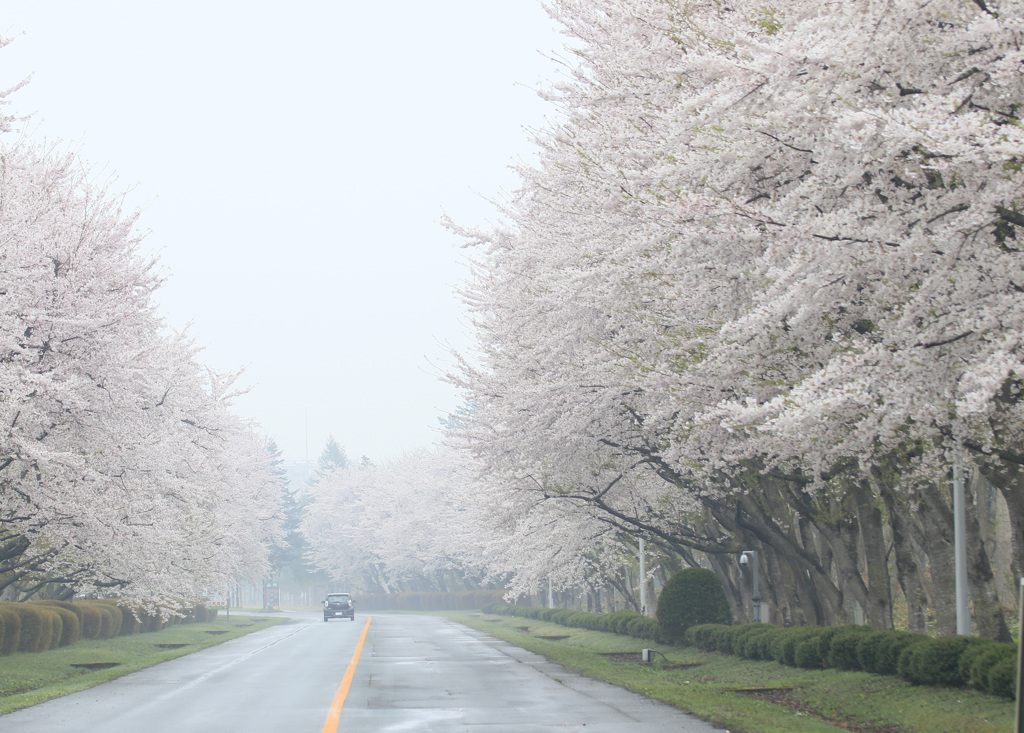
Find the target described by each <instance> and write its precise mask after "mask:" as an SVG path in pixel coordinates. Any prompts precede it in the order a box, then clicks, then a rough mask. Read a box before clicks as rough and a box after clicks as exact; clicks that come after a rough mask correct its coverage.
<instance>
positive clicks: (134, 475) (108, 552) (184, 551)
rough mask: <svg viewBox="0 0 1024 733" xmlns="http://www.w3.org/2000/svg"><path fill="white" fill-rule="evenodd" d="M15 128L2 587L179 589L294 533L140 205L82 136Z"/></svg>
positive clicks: (5, 222) (2, 387) (155, 592)
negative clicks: (50, 141)
mask: <svg viewBox="0 0 1024 733" xmlns="http://www.w3.org/2000/svg"><path fill="white" fill-rule="evenodd" d="M3 123H4V127H5V130H4V132H5V133H6V135H5V137H4V138H3V139H2V140H0V591H4V593H5V596H7V597H14V598H24V597H27V596H31V595H32V594H34V593H37V592H39V591H41V590H43V589H46V590H47V592H57V591H55V589H62V590H61V591H60V592H63V593H68V594H70V593H72V592H78V593H87V592H101V593H107V594H110V593H116V594H119V595H120V596H122V597H124V598H126V599H128V600H134V601H138V602H142V603H145V604H156V603H159V604H165V605H166V604H174V603H177V602H187V601H192V600H195V599H199V598H202V597H203V596H204V595H206V594H207V593H208V592H211V591H220V590H223V589H224V588H226V587H227V585H228V583H229V582H230V581H231V580H232V579H234V578H238V577H243V576H245V575H248V574H254V575H256V576H257V577H258V576H259V574H261V573H263V572H265V570H266V568H267V555H268V550H269V548H270V547H271V546H272V545H273V543H275V542H277V541H279V539H280V528H279V524H280V520H279V517H278V516H277V514H278V504H279V493H280V488H281V480H280V478H278V477H277V476H275V474H274V473H273V471H272V462H273V461H274V459H275V456H274V455H273V454H272V452H271V450H269V446H268V445H267V443H266V441H265V440H264V439H263V438H261V437H260V436H259V435H258V433H257V432H256V431H255V430H254V428H253V426H252V425H250V424H248V423H246V422H245V421H243V420H242V419H240V418H239V417H237V416H236V415H234V414H233V413H232V412H231V411H230V409H229V408H230V404H231V396H232V387H231V383H232V381H233V377H232V376H229V375H222V374H217V373H215V372H214V371H212V370H210V369H208V368H206V367H204V366H203V365H202V363H201V362H200V361H199V359H198V354H197V351H198V350H197V348H196V346H195V345H194V344H193V343H192V342H191V340H190V339H189V338H188V337H187V336H185V335H182V334H177V333H172V332H171V331H170V330H169V329H168V328H167V327H166V325H165V324H164V323H163V321H162V320H161V317H160V316H159V314H158V313H157V311H156V309H155V306H154V302H153V293H154V291H155V290H156V288H157V287H158V286H159V284H160V276H159V274H158V272H157V270H156V269H155V262H154V261H153V260H151V259H149V258H147V257H145V256H143V255H142V254H141V252H140V249H139V244H140V234H139V232H138V229H137V221H136V217H135V216H134V215H132V214H128V213H126V212H124V211H122V210H121V205H120V198H119V197H118V196H116V195H114V194H113V193H112V192H111V191H109V190H106V189H105V188H104V187H103V186H98V185H96V183H95V182H94V181H92V180H91V178H90V176H89V173H88V171H87V170H86V167H85V165H84V164H83V162H82V161H81V160H80V159H79V158H78V156H77V155H76V154H74V153H60V152H56V151H55V150H53V149H52V148H47V147H41V146H39V145H37V144H33V143H32V142H31V141H29V140H27V139H26V138H25V137H24V136H18V135H17V134H16V133H14V132H12V131H11V130H10V127H11V124H10V123H11V120H10V119H5V120H3Z"/></svg>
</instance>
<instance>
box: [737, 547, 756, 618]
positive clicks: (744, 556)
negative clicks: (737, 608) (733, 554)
mask: <svg viewBox="0 0 1024 733" xmlns="http://www.w3.org/2000/svg"><path fill="white" fill-rule="evenodd" d="M747 563H750V564H751V565H753V569H754V588H753V590H754V598H753V601H754V621H755V622H758V621H760V620H761V590H760V588H759V587H758V583H757V580H758V577H757V574H758V563H757V550H744V551H743V552H742V553H741V554H740V565H746V564H747Z"/></svg>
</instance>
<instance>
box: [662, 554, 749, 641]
mask: <svg viewBox="0 0 1024 733" xmlns="http://www.w3.org/2000/svg"><path fill="white" fill-rule="evenodd" d="M657 617H658V623H659V624H660V625H661V628H662V631H663V632H664V634H665V636H666V638H668V639H670V640H672V641H673V642H678V641H682V639H683V635H684V634H685V633H686V630H687V629H688V628H690V627H691V626H696V625H697V624H731V623H732V611H731V609H730V608H729V601H728V599H727V598H726V597H725V591H723V590H722V582H721V581H720V580H719V579H718V576H717V575H715V574H714V573H713V572H712V571H710V570H706V569H704V568H686V569H684V570H680V571H679V572H678V573H676V574H675V575H673V576H672V577H671V578H669V579H668V582H667V583H665V587H663V588H662V589H661V595H659V596H658V610H657Z"/></svg>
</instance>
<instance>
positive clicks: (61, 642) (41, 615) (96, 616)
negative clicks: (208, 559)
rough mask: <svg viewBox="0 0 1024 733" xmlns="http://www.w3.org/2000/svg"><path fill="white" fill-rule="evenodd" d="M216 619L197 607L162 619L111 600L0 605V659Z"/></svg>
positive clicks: (207, 611)
mask: <svg viewBox="0 0 1024 733" xmlns="http://www.w3.org/2000/svg"><path fill="white" fill-rule="evenodd" d="M216 617H217V610H216V609H208V608H206V607H205V606H202V605H199V606H195V607H193V608H190V609H188V611H187V612H186V613H185V614H184V615H183V616H172V617H169V618H164V617H162V616H161V615H160V614H158V613H152V612H149V611H146V610H144V609H141V608H135V607H131V606H127V605H123V604H121V603H119V602H118V601H117V600H115V599H104V600H98V601H29V602H28V603H0V655H5V654H13V653H14V652H41V651H46V650H48V649H56V648H57V647H62V646H67V645H68V644H74V643H75V642H76V641H78V640H79V639H112V638H113V637H115V636H118V635H124V634H135V633H140V632H145V631H158V630H160V629H162V628H164V627H165V626H167V625H169V624H172V623H191V622H196V623H205V622H207V621H213V620H214V619H215V618H216Z"/></svg>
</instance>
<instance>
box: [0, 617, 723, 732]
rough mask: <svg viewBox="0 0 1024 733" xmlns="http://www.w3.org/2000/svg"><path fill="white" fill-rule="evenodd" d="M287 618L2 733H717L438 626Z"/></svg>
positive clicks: (414, 620) (48, 706)
mask: <svg viewBox="0 0 1024 733" xmlns="http://www.w3.org/2000/svg"><path fill="white" fill-rule="evenodd" d="M293 616H294V617H293V618H292V620H291V621H290V623H288V624H283V625H281V626H276V627H274V628H272V629H267V630H266V631H262V632H258V633H256V634H251V635H250V636H246V637H243V638H241V639H235V640H234V641H230V642H227V643H225V644H222V645H220V646H217V647H212V648H210V649H207V650H205V651H202V652H198V653H196V654H192V655H189V656H187V657H182V658H180V659H176V660H173V661H170V662H165V663H163V664H160V665H157V666H156V667H151V668H150V669H147V670H143V671H142V672H138V673H135V674H131V675H127V676H125V677H122V678H120V679H118V680H115V681H113V682H109V683H107V684H104V685H100V686H98V687H94V688H92V689H90V690H85V691H83V692H80V693H75V694H73V695H68V696H67V697H63V698H60V699H57V700H52V701H50V702H48V703H43V704H41V705H37V706H35V707H33V708H28V709H26V710H21V711H18V712H16V713H11V714H10V715H6V716H3V717H0V729H2V730H4V731H5V733H21V732H24V733H51V732H52V733H58V732H59V733H66V731H68V730H79V731H93V732H96V733H102V732H108V731H109V732H110V733H122V732H124V733H127V732H128V731H131V732H132V733H136V732H137V731H144V733H171V732H173V733H183V732H186V733H205V732H206V731H209V732H210V733H213V732H214V731H216V732H217V733H223V731H225V730H244V731H245V732H246V733H294V732H296V731H310V733H316V732H317V731H324V733H328V732H329V733H335V731H344V732H345V733H362V732H365V733H381V732H383V731H456V730H473V731H484V730H486V731H516V732H517V733H530V732H532V731H562V732H564V731H586V732H587V733H620V732H622V733H631V732H634V731H635V732H637V733H640V732H643V733H647V732H649V731H667V730H672V731H683V732H689V733H711V731H714V730H716V729H715V728H713V727H712V726H711V725H709V724H707V723H703V722H701V721H699V720H696V719H693V718H690V717H688V716H686V715H683V714H682V713H680V712H678V711H677V710H675V709H673V708H671V707H669V706H666V705H662V704H660V703H655V702H652V701H649V700H646V699H644V698H642V697H640V696H638V695H634V694H632V693H630V692H627V691H625V690H622V689H619V688H617V687H613V686H611V685H606V684H604V683H601V682H596V681H594V680H590V679H587V678H584V677H580V676H578V675H575V674H573V673H571V672H568V671H566V670H565V669H563V668H562V667H559V666H557V665H554V664H551V663H549V662H547V661H546V660H544V659H543V658H542V657H539V656H537V655H535V654H532V653H530V652H527V651H524V650H522V649H519V648H518V647H514V646H511V645H509V644H507V643H505V642H503V641H500V640H498V639H495V638H493V637H490V636H488V635H486V634H483V633H481V632H478V631H475V630H472V629H468V628H466V627H464V626H462V625H460V624H456V623H454V622H451V621H448V620H446V619H442V618H437V617H433V616H411V615H409V616H407V615H378V616H374V617H373V620H372V622H370V624H369V626H368V627H367V625H366V620H367V617H366V616H362V617H360V616H357V617H356V622H355V623H352V622H348V621H332V622H330V623H323V622H322V621H320V620H319V619H318V618H317V617H316V616H314V615H313V614H304V615H303V614H294V615H293ZM364 634H365V636H364ZM360 639H363V644H362V646H361V648H360V649H359V651H360V653H359V655H358V656H357V655H356V650H357V647H359V645H360ZM346 672H348V673H349V674H348V675H347V676H346Z"/></svg>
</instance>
